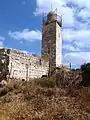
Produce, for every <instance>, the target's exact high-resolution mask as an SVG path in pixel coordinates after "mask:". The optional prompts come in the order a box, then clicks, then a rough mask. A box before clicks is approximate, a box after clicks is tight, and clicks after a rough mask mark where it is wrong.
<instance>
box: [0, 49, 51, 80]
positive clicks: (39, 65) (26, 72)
mask: <svg viewBox="0 0 90 120" xmlns="http://www.w3.org/2000/svg"><path fill="white" fill-rule="evenodd" d="M1 51H2V50H0V53H2V54H0V60H1V61H2V56H4V57H5V56H8V60H7V59H6V61H8V64H3V69H4V71H6V69H7V68H8V70H7V71H8V73H7V75H8V74H9V76H10V78H17V79H25V80H29V79H30V78H32V79H33V78H40V77H42V75H48V69H49V68H48V67H49V66H48V62H47V63H46V62H45V61H44V60H43V59H41V57H39V56H35V55H29V54H25V53H22V52H20V51H17V50H13V49H3V52H1ZM5 51H6V55H5V53H4V52H5ZM7 51H9V52H7ZM0 63H1V62H0ZM5 66H6V68H5ZM1 70H2V68H1Z"/></svg>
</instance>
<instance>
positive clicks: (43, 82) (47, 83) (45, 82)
mask: <svg viewBox="0 0 90 120" xmlns="http://www.w3.org/2000/svg"><path fill="white" fill-rule="evenodd" d="M35 83H36V84H37V85H40V86H41V87H48V88H49V87H51V88H52V87H54V86H55V79H54V78H53V77H51V78H49V77H43V78H40V79H38V80H35Z"/></svg>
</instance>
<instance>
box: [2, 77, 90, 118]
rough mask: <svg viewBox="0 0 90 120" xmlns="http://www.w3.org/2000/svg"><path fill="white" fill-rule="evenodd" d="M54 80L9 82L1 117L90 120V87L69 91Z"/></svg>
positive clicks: (3, 98) (3, 97)
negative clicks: (55, 84) (61, 87)
mask: <svg viewBox="0 0 90 120" xmlns="http://www.w3.org/2000/svg"><path fill="white" fill-rule="evenodd" d="M42 79H45V78H42ZM47 81H48V80H47ZM51 83H52V82H51V81H49V82H46V83H45V82H44V83H42V80H39V81H37V82H35V83H34V82H31V81H30V82H22V83H21V82H19V83H18V82H17V83H16V82H12V83H9V84H8V85H7V86H6V88H7V89H8V92H7V94H6V95H4V96H2V97H0V120H90V88H89V87H88V88H81V89H77V90H75V89H72V88H71V89H68V90H67V89H60V88H57V87H54V86H53V87H52V86H50V84H51ZM37 84H38V85H37ZM43 84H44V85H45V87H44V85H43ZM46 85H48V87H47V88H46ZM42 86H43V87H42Z"/></svg>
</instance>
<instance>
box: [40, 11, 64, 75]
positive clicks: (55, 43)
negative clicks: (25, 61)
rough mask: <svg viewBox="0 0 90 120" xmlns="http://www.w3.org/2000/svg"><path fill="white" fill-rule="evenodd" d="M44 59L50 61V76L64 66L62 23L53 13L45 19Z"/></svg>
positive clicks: (43, 29) (43, 31) (43, 33)
mask: <svg viewBox="0 0 90 120" xmlns="http://www.w3.org/2000/svg"><path fill="white" fill-rule="evenodd" d="M42 58H43V59H44V60H48V61H49V74H52V73H53V72H54V71H55V70H56V68H58V67H60V65H61V64H62V21H61V19H60V17H59V16H58V15H57V13H56V12H53V11H51V12H49V13H48V15H47V16H46V17H44V19H43V26H42Z"/></svg>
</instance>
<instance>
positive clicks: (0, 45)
mask: <svg viewBox="0 0 90 120" xmlns="http://www.w3.org/2000/svg"><path fill="white" fill-rule="evenodd" d="M4 40H5V38H4V37H2V36H0V48H3V47H4Z"/></svg>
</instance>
